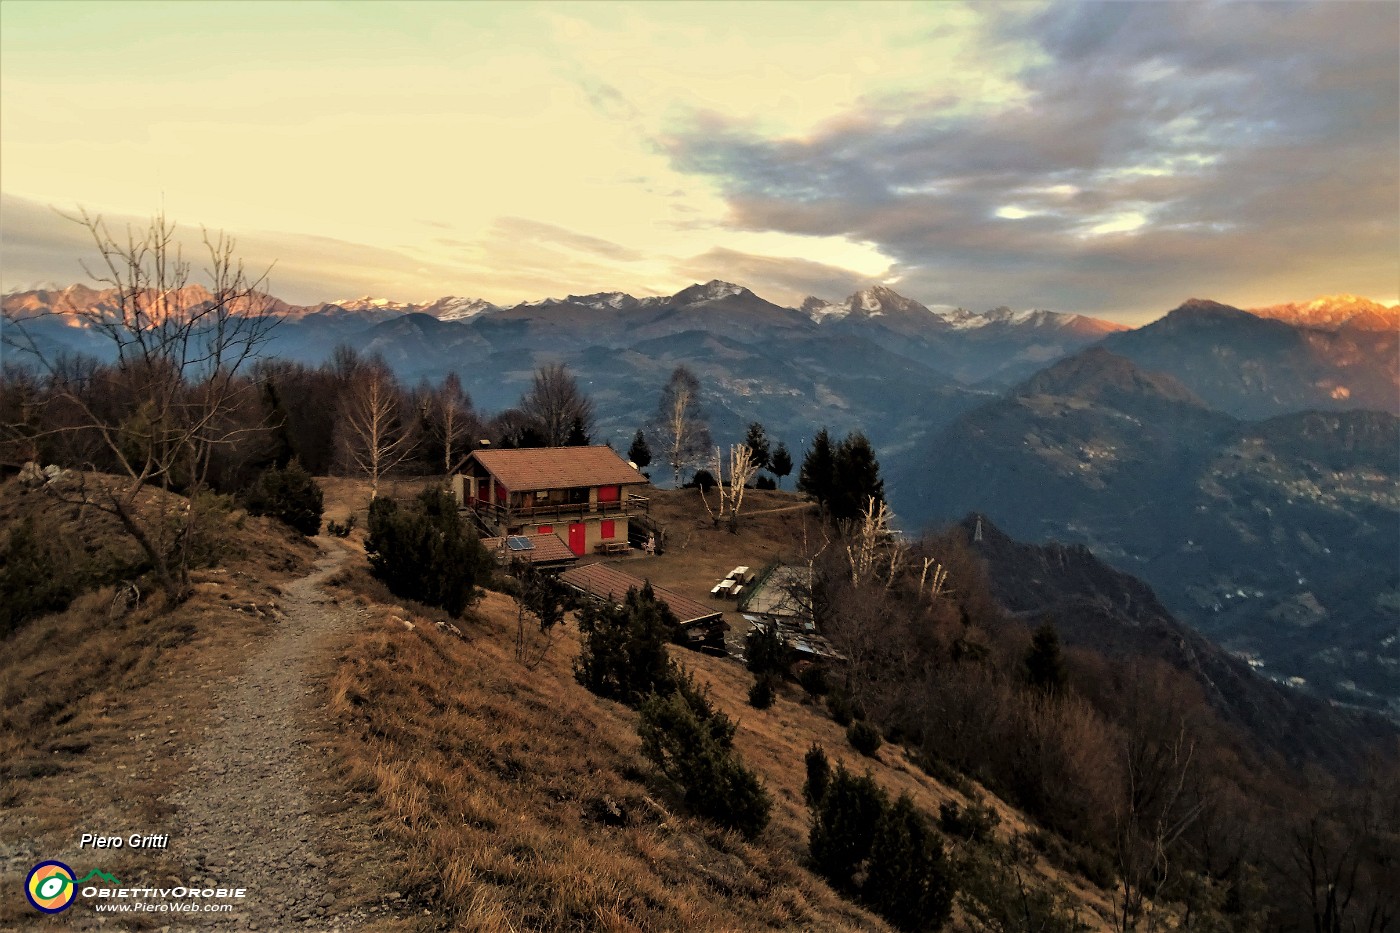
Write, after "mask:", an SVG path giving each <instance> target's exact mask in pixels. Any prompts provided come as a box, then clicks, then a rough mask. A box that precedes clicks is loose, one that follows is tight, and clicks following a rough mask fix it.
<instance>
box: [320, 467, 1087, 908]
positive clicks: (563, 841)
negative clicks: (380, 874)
mask: <svg viewBox="0 0 1400 933" xmlns="http://www.w3.org/2000/svg"><path fill="white" fill-rule="evenodd" d="M653 496H654V498H653V510H654V512H655V513H656V514H657V516H658V517H659V518H661V519H663V520H664V521H665V522H666V523H667V525H668V533H669V535H670V539H671V541H672V545H671V549H670V551H669V552H668V554H667V555H666V556H665V557H663V558H659V559H655V560H632V561H627V562H625V563H624V568H625V569H626V570H628V571H629V572H631V573H634V574H637V575H639V576H644V577H648V578H651V579H653V580H654V581H655V582H657V583H661V584H664V585H666V586H673V587H676V588H677V589H681V590H683V591H685V592H687V593H689V594H691V595H694V596H697V597H698V596H701V595H702V594H704V593H706V592H707V591H708V588H709V586H710V585H712V583H706V582H705V581H706V580H708V579H709V577H711V576H716V575H720V576H722V575H723V573H724V572H725V571H727V570H728V569H729V568H731V567H733V566H735V564H737V563H748V564H750V565H751V566H755V567H757V566H760V565H761V564H762V563H763V561H764V560H765V559H771V558H775V557H779V556H782V555H783V554H785V553H786V554H793V553H796V552H797V546H798V545H800V544H801V541H802V533H803V526H804V522H805V524H807V525H808V526H811V525H812V523H811V515H810V512H809V510H808V509H807V508H806V507H805V506H803V505H802V504H801V503H800V500H798V499H797V498H796V497H794V496H791V495H786V494H771V493H770V494H766V495H761V496H757V497H755V499H754V504H755V506H756V509H755V513H754V514H753V515H752V516H751V518H750V520H748V521H742V522H741V524H740V531H739V533H738V534H731V533H729V532H728V531H727V530H725V529H716V528H714V527H713V525H712V523H711V522H710V521H709V520H708V518H707V517H706V516H705V512H704V509H703V506H702V505H701V504H700V502H699V498H698V493H697V492H695V491H694V490H680V491H675V492H653ZM794 506H796V507H795V508H794ZM697 508H698V509H699V512H698V514H697V513H696V509H697ZM779 510H780V511H779ZM760 513H763V514H760ZM814 530H815V529H812V528H810V527H809V533H812V531H814ZM721 568H722V569H721ZM335 582H336V583H337V584H338V585H339V586H341V587H344V588H345V589H346V590H347V592H353V593H355V594H356V596H355V598H357V599H360V600H363V601H364V602H365V605H366V606H367V607H368V608H369V609H370V613H371V615H372V616H374V617H376V618H377V620H378V621H376V622H374V623H372V624H371V625H370V626H369V627H368V628H367V629H366V630H365V631H364V632H362V633H361V634H360V635H359V636H358V637H357V638H356V639H355V640H354V642H353V643H352V644H351V645H350V646H349V648H348V649H347V650H346V652H345V655H344V658H343V661H342V663H341V666H340V669H339V671H338V672H337V674H336V675H335V678H334V680H333V682H332V710H333V712H334V713H335V715H336V716H337V717H338V720H339V722H340V724H341V728H342V730H343V737H342V740H341V742H340V744H339V749H340V752H341V754H342V755H344V756H345V759H346V760H347V762H348V763H349V767H350V768H351V771H352V775H353V781H354V785H355V788H356V789H357V790H358V791H362V792H366V793H369V794H371V795H372V796H373V797H374V798H375V799H376V801H377V802H378V806H379V808H380V820H381V822H380V826H381V827H382V829H383V831H384V832H385V833H386V835H387V836H388V838H390V839H392V840H394V841H395V842H396V843H397V844H398V845H399V846H400V847H402V848H403V849H404V850H406V851H407V852H408V853H410V857H409V858H408V859H407V860H406V861H405V863H404V865H403V867H402V869H401V873H400V876H399V878H398V880H397V881H396V885H397V886H398V887H399V888H400V889H401V890H402V891H404V892H405V893H406V895H407V896H409V897H411V898H412V902H413V903H414V905H422V907H423V908H424V909H425V910H429V911H431V916H428V915H425V916H424V919H423V921H422V923H423V926H424V927H425V928H428V929H439V928H441V929H471V930H510V929H589V930H594V929H596V930H645V929H696V930H698V929H704V930H742V929H759V928H777V929H802V930H848V929H885V928H886V927H885V925H884V923H883V921H881V920H879V919H878V918H876V917H874V916H873V915H871V914H869V913H867V912H865V911H863V910H861V909H859V908H858V907H856V906H854V905H853V904H851V903H850V902H847V901H844V900H842V899H840V898H839V897H837V896H836V895H835V894H834V893H833V892H832V891H831V890H830V889H829V888H828V887H827V885H826V884H825V882H823V881H821V880H820V879H819V878H817V877H816V876H815V875H813V874H812V873H811V872H810V871H808V870H807V868H805V867H804V859H805V855H806V847H807V831H808V826H809V823H808V811H807V807H806V804H805V803H804V802H803V799H802V792H801V788H802V782H803V779H804V764H803V756H804V754H805V753H806V751H807V750H808V749H809V748H810V747H811V746H812V745H813V744H820V745H822V746H823V747H825V749H826V750H827V752H828V755H829V756H830V757H831V758H832V760H833V763H835V762H836V761H841V762H844V763H845V765H846V766H847V767H848V768H849V769H851V770H853V771H855V772H861V771H863V770H866V769H869V770H870V772H871V773H872V775H873V776H874V777H875V779H876V780H877V781H878V782H879V783H880V784H881V785H882V786H883V787H885V788H886V789H887V790H888V791H889V793H890V794H891V796H895V795H898V794H900V793H905V794H908V795H909V796H910V797H911V798H912V799H913V800H914V801H915V802H916V804H917V805H918V806H919V807H920V808H921V809H923V810H924V811H925V812H928V813H931V814H936V813H937V812H938V805H939V804H940V803H943V802H945V801H955V802H958V803H959V804H962V805H966V804H968V803H969V802H970V800H969V798H968V797H967V796H965V794H964V793H963V792H961V791H959V790H956V789H954V788H952V787H949V786H946V785H944V784H942V783H940V782H938V781H936V780H934V779H933V778H931V777H930V776H929V775H927V774H926V773H924V772H923V771H922V770H921V769H920V768H919V767H917V765H915V764H914V763H913V762H912V761H911V759H910V757H909V756H908V755H907V754H906V753H905V752H904V751H903V750H902V749H900V748H898V747H895V746H890V745H886V746H885V747H884V748H882V749H881V750H880V751H879V753H878V756H877V757H876V758H874V759H871V758H863V757H861V756H859V755H858V754H856V752H855V751H854V750H853V749H851V748H850V746H849V744H848V743H847V740H846V736H845V730H844V729H843V728H842V727H840V726H838V725H836V724H835V723H834V722H833V721H832V720H831V719H830V718H829V716H828V715H827V714H826V711H825V708H824V707H822V706H818V705H813V704H812V703H811V702H810V701H808V700H805V694H803V693H802V692H801V691H800V690H799V689H797V688H796V687H795V686H793V685H788V686H787V687H785V688H784V691H783V692H782V694H781V695H780V696H779V698H778V700H777V702H776V703H775V705H774V706H773V707H771V708H770V709H767V710H763V711H759V710H755V709H753V708H752V707H750V706H749V705H748V704H747V701H746V697H747V694H748V690H749V687H750V685H751V684H752V675H750V674H749V673H748V672H747V671H745V670H744V669H743V667H742V666H741V665H740V664H738V663H737V662H735V661H733V660H730V659H722V658H714V657H709V656H704V655H700V654H696V653H693V652H688V651H684V650H681V649H673V654H674V657H676V659H677V660H679V661H680V662H681V663H683V664H684V665H685V666H686V667H688V668H689V669H690V670H691V671H693V672H694V673H695V675H696V678H697V681H698V682H699V683H701V684H702V685H705V686H706V687H708V689H709V691H710V696H711V699H712V701H713V702H714V704H715V705H716V707H718V708H719V709H720V710H722V711H724V712H725V713H727V714H728V715H729V716H730V717H731V718H733V719H735V720H737V721H738V732H737V735H736V738H735V747H736V748H737V750H738V751H739V753H740V754H741V755H742V757H743V758H744V760H745V761H746V763H747V764H748V765H749V766H750V767H752V768H754V769H755V770H756V771H757V772H758V774H759V775H760V777H761V780H762V781H763V783H764V785H765V786H766V788H767V789H768V791H769V793H770V795H771V796H772V798H773V801H774V809H773V816H772V820H771V822H770V824H769V826H768V828H767V829H766V830H764V832H763V833H762V834H761V835H760V836H759V837H758V838H757V839H756V840H754V841H752V842H748V841H745V840H744V839H743V838H742V837H740V836H739V835H737V834H734V833H728V832H724V831H722V830H720V829H718V828H716V827H715V826H713V825H711V824H707V823H705V822H703V821H700V820H696V819H692V818H690V817H688V816H686V815H685V814H684V812H683V810H682V808H681V806H680V804H679V799H678V797H677V796H676V795H674V794H673V793H672V792H671V791H670V789H668V788H667V787H666V786H665V785H664V783H663V782H661V781H660V780H659V779H658V777H657V776H656V774H655V773H654V770H653V769H652V768H651V767H650V766H649V764H648V763H647V762H646V761H645V760H644V759H643V758H642V756H641V755H640V753H639V743H638V739H637V734H636V722H637V714H636V713H635V712H634V711H633V710H631V709H628V708H627V707H625V706H622V705H620V704H617V703H614V702H611V701H607V700H602V699H599V698H597V697H595V696H593V695H592V694H590V693H589V692H587V691H586V690H585V689H583V688H582V687H581V686H579V685H578V684H577V683H576V682H575V681H574V677H573V669H572V665H573V660H574V658H575V657H576V655H577V652H578V640H577V629H576V627H575V626H574V625H573V624H566V625H565V626H564V627H563V629H564V630H563V631H562V632H558V633H557V634H556V636H555V637H554V639H553V641H552V643H550V644H548V646H547V648H546V643H545V641H544V636H543V635H541V634H539V633H538V632H537V631H531V632H529V638H530V639H532V641H531V643H530V645H529V646H528V650H527V654H528V655H529V658H530V660H529V661H521V660H520V659H519V658H518V656H517V653H516V649H515V638H516V630H517V611H516V604H515V602H514V600H512V599H511V598H509V597H507V596H504V595H502V594H499V593H488V594H486V596H485V598H484V599H483V600H482V601H481V602H480V604H479V605H478V606H477V608H476V610H475V611H474V612H473V613H472V614H471V617H470V618H468V619H466V620H463V621H461V622H459V623H456V624H455V625H453V624H452V623H450V622H449V621H448V620H447V619H446V618H445V617H443V616H441V615H438V614H436V613H434V612H432V611H424V610H421V609H419V610H417V611H415V610H414V608H413V607H409V606H405V605H403V604H402V603H401V602H399V601H396V600H394V599H393V598H392V597H391V596H390V595H389V594H388V593H387V592H385V591H383V590H382V589H380V588H379V587H378V584H377V583H375V582H374V581H373V580H372V579H371V578H369V577H368V574H367V573H366V572H365V571H363V570H354V571H350V572H347V573H345V574H343V575H342V576H341V577H340V578H338V579H337V580H336V581H335ZM716 605H719V604H718V603H717V604H716ZM527 624H528V623H527ZM541 653H542V654H543V658H542V660H539V661H538V663H533V661H534V659H535V658H537V657H539V655H540V654H541ZM962 786H963V789H964V790H967V791H971V792H972V793H974V794H976V795H977V796H978V798H979V799H980V798H981V797H982V796H983V795H982V794H981V793H980V792H979V791H978V789H977V788H975V786H974V785H971V784H970V783H969V784H964V785H962ZM993 806H994V807H995V808H996V809H997V810H998V812H999V813H1000V815H1001V818H1002V824H1001V826H1002V834H1003V836H1006V835H1009V834H1011V833H1013V832H1024V831H1026V830H1028V829H1031V827H1028V826H1027V824H1026V821H1025V820H1024V819H1023V818H1022V817H1021V816H1020V815H1019V814H1017V813H1016V812H1014V811H1013V810H1011V809H1010V808H1007V807H1006V806H1004V805H1002V804H1000V803H997V802H993ZM1037 871H1038V872H1040V873H1041V879H1040V881H1038V882H1037V883H1041V882H1043V881H1046V880H1054V881H1056V882H1065V881H1066V880H1067V879H1065V878H1064V877H1062V876H1061V875H1060V874H1059V873H1057V872H1055V871H1054V870H1053V869H1051V868H1050V867H1049V866H1048V865H1046V864H1045V863H1044V862H1043V861H1041V862H1040V864H1039V866H1038V868H1037ZM1069 883H1070V885H1071V887H1072V888H1073V893H1074V900H1075V901H1076V902H1077V903H1078V904H1079V905H1080V910H1079V914H1080V917H1081V919H1082V920H1083V921H1085V922H1086V923H1088V924H1089V925H1091V926H1100V925H1102V920H1101V919H1100V918H1099V915H1098V913H1096V911H1104V910H1106V909H1107V908H1106V905H1105V900H1104V897H1103V895H1102V894H1101V892H1098V891H1096V890H1094V889H1092V888H1091V887H1089V886H1086V885H1085V884H1084V883H1082V882H1073V881H1070V882H1069ZM960 920H961V921H962V922H965V920H966V918H960Z"/></svg>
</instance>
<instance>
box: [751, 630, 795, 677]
mask: <svg viewBox="0 0 1400 933" xmlns="http://www.w3.org/2000/svg"><path fill="white" fill-rule="evenodd" d="M744 659H745V660H744V664H745V666H746V667H748V669H749V671H750V672H751V673H753V674H756V675H763V674H777V675H778V676H779V677H786V676H787V672H788V648H787V645H786V644H784V643H783V637H782V635H780V634H778V626H776V625H773V624H763V623H760V624H758V625H755V626H754V627H753V628H751V629H749V633H748V635H746V636H744Z"/></svg>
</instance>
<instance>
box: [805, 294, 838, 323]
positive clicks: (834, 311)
mask: <svg viewBox="0 0 1400 933" xmlns="http://www.w3.org/2000/svg"><path fill="white" fill-rule="evenodd" d="M799 310H801V312H802V313H803V314H805V315H807V316H808V317H809V318H811V319H812V320H813V321H816V322H817V323H818V324H820V323H821V322H822V321H835V320H840V319H841V318H843V317H845V316H846V315H848V314H850V313H851V309H850V308H848V307H847V306H846V305H845V303H843V302H838V301H827V300H826V299H825V298H818V297H817V296H816V295H808V296H807V298H806V299H805V300H804V301H803V302H802V307H801V308H800V309H799Z"/></svg>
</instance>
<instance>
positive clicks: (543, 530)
mask: <svg viewBox="0 0 1400 933" xmlns="http://www.w3.org/2000/svg"><path fill="white" fill-rule="evenodd" d="M535 534H537V535H552V534H554V526H553V525H541V526H540V527H538V528H536V529H535Z"/></svg>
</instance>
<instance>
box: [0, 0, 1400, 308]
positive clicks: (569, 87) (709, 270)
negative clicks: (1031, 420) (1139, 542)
mask: <svg viewBox="0 0 1400 933" xmlns="http://www.w3.org/2000/svg"><path fill="white" fill-rule="evenodd" d="M1397 86H1400V4H1396V3H1392V2H1363V3H1349V2H1324V3H1316V4H1287V3H1267V4H1259V5H1252V4H1245V3H1227V4H1219V5H1217V4H1206V3H1197V2H1173V3H1161V4H1158V3H1151V2H1141V3H1126V2H1114V3H1106V4H1097V3H1064V4H1059V3H1051V4H1036V3H1014V4H1006V5H998V4H995V3H976V4H969V5H957V4H951V3H948V4H943V3H940V4H928V3H920V4H916V5H910V6H901V5H896V4H892V3H880V4H855V3H835V4H797V3H782V4H774V5H765V4H761V3H757V4H744V5H739V4H731V3H724V4H719V3H712V4H694V5H692V4H683V3H677V4H665V5H662V4H638V5H627V4H604V3H589V4H563V3H540V4H534V5H529V4H504V5H491V4H469V5H468V4H455V3H446V2H435V3H423V4H413V3H395V4H392V5H389V4H383V5H379V4H374V3H369V2H346V3H314V2H302V3H287V4H277V3H257V4H247V3H237V4H227V5H224V4H218V3H188V4H185V3H181V4H173V3H171V4H143V3H132V2H127V3H106V2H103V3H95V4H90V5H89V4H81V3H61V4H55V3H47V2H44V3H26V2H20V0H5V2H4V3H3V4H0V270H2V271H0V277H2V278H3V281H0V286H2V287H3V288H4V289H5V290H12V289H15V288H20V287H28V286H30V285H33V284H36V283H41V282H53V283H59V284H66V283H69V282H72V281H76V280H78V279H80V278H81V277H82V270H81V268H80V266H79V262H80V260H81V259H82V258H84V257H85V256H86V255H88V253H89V252H90V251H89V250H86V249H85V247H84V242H83V240H82V238H81V236H80V234H81V231H80V230H78V229H76V227H75V226H74V225H73V224H71V223H70V222H68V221H66V220H64V219H63V218H62V217H61V216H60V215H59V213H57V211H63V212H72V211H73V210H75V209H76V208H78V207H79V206H81V207H84V208H87V209H88V210H90V211H95V212H100V213H102V214H103V215H104V216H105V217H106V218H107V219H108V221H109V222H110V223H112V224H114V225H120V224H124V223H126V222H128V221H134V222H138V223H139V222H140V218H142V217H148V216H149V215H150V213H151V212H152V211H154V210H157V209H160V208H162V207H163V209H164V210H165V212H166V213H167V215H169V216H170V217H171V218H173V219H175V220H177V221H178V222H180V223H181V224H182V225H183V226H184V227H185V228H187V229H188V230H189V231H191V232H192V233H193V234H195V235H197V233H198V229H199V227H200V226H201V225H203V226H206V227H209V228H211V229H222V230H226V231H228V232H229V233H231V234H233V235H235V236H236V237H237V238H238V241H239V247H240V251H241V252H242V254H243V255H244V256H245V257H247V258H249V259H250V260H251V261H253V262H255V263H268V262H271V261H273V260H275V261H276V265H275V267H274V269H273V272H272V291H273V292H274V293H276V294H278V295H279V296H281V297H283V298H286V299H288V300H291V301H297V302H312V301H319V300H326V299H335V298H345V297H353V296H357V295H363V294H373V295H375V296H382V297H391V298H396V299H400V300H425V299H430V298H434V297H438V296H441V295H444V294H456V295H469V296H473V297H483V298H487V299H490V300H492V301H496V302H506V303H513V302H515V301H520V300H527V299H534V298H540V297H544V296H546V295H556V296H562V295H564V294H567V293H576V294H581V293H586V292H593V291H602V290H613V289H620V290H624V291H630V292H632V293H633V294H637V295H641V294H669V293H672V292H675V291H677V290H679V289H680V288H682V287H684V286H685V285H688V284H690V283H691V282H694V281H706V280H708V279H711V278H721V279H727V280H730V281H737V282H740V283H742V284H745V285H748V286H749V287H751V288H753V289H754V290H755V291H756V292H758V293H759V294H760V295H763V296H764V297H767V298H769V299H770V300H774V301H778V302H781V303H789V304H796V303H797V302H800V301H801V299H802V298H803V297H804V296H805V295H807V294H817V295H820V296H822V297H827V298H839V297H842V296H844V295H846V294H848V293H850V292H851V291H854V290H855V289H856V288H859V287H862V286H865V285H869V284H874V283H884V284H887V285H890V286H892V287H893V288H895V289H896V290H898V291H899V292H901V293H903V294H905V295H908V296H909V297H912V298H916V299H918V300H920V301H923V302H925V303H926V304H948V305H962V306H964V307H968V308H971V309H974V310H983V309H985V308H989V307H994V306H998V305H1009V306H1011V307H1014V308H1029V307H1041V308H1050V309H1053V310H1062V311H1080V312H1087V313H1092V314H1097V315H1099V316H1103V317H1109V318H1114V319H1117V320H1121V321H1124V322H1128V323H1137V322H1140V321H1143V320H1146V319H1149V318H1152V317H1155V316H1158V315H1160V314H1162V313H1164V312H1165V311H1167V310H1169V309H1170V308H1172V307H1174V306H1175V305H1177V304H1179V303H1180V302H1181V301H1182V300H1184V299H1186V298H1188V297H1193V296H1194V297H1209V298H1215V299H1217V300H1221V301H1226V302H1229V303H1232V304H1239V305H1245V306H1254V305H1261V304H1272V303H1278V302H1283V301H1290V300H1306V299H1308V298H1312V297H1314V296H1316V295H1319V294H1330V293H1335V292H1352V293H1357V294H1363V295H1369V296H1371V297H1373V298H1377V299H1379V300H1383V301H1387V302H1393V301H1395V300H1396V295H1397V291H1400V220H1398V218H1400V184H1397V175H1400V102H1398V101H1397Z"/></svg>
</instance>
